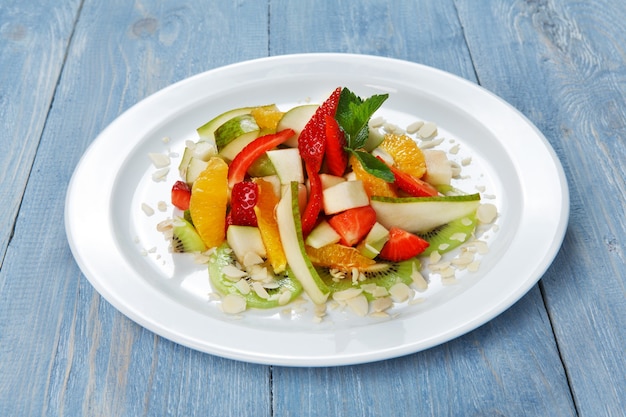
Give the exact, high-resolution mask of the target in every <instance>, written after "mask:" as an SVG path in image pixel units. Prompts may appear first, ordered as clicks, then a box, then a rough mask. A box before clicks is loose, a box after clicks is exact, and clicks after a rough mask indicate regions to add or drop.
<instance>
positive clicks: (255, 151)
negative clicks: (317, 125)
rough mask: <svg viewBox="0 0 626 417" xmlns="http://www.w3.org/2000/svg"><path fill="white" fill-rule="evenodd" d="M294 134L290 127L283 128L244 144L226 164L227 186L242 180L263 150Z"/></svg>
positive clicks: (231, 186)
mask: <svg viewBox="0 0 626 417" xmlns="http://www.w3.org/2000/svg"><path fill="white" fill-rule="evenodd" d="M295 134H296V132H294V131H293V130H292V129H285V130H281V131H280V132H277V133H272V134H269V135H265V136H261V137H259V138H256V139H255V140H253V141H252V142H250V143H249V144H248V145H246V147H245V148H243V149H242V150H241V152H239V153H238V154H237V156H235V159H233V160H232V162H231V163H230V165H229V166H228V186H229V187H230V188H233V186H234V185H235V184H237V183H238V182H241V181H243V179H244V178H245V177H246V172H247V171H248V168H250V165H252V163H253V162H254V161H256V160H257V159H258V158H259V157H260V156H261V155H263V154H264V153H265V152H267V151H269V150H270V149H273V148H275V147H277V146H278V145H280V144H281V143H283V142H285V141H286V140H287V139H289V138H290V137H292V136H293V135H295Z"/></svg>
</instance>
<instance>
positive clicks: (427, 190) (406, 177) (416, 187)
mask: <svg viewBox="0 0 626 417" xmlns="http://www.w3.org/2000/svg"><path fill="white" fill-rule="evenodd" d="M377 158H378V159H379V160H381V161H383V162H385V161H384V160H383V159H382V158H381V157H380V156H378V157H377ZM387 166H388V167H389V169H390V170H391V172H392V173H393V176H394V178H395V181H394V184H395V185H396V186H397V187H398V188H399V189H401V190H402V191H404V192H405V193H407V194H409V195H411V196H413V197H436V196H438V195H439V191H437V189H436V188H435V187H433V186H432V185H430V184H429V183H427V182H426V181H424V180H421V179H419V178H416V177H414V176H412V175H411V174H407V173H406V172H404V171H401V170H399V169H398V168H396V167H394V166H393V165H389V164H387Z"/></svg>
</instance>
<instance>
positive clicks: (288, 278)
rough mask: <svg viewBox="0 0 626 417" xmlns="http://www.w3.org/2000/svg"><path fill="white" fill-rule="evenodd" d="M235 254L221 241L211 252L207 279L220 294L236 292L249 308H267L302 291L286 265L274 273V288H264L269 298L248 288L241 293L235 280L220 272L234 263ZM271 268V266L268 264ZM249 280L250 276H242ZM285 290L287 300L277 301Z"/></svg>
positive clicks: (296, 295) (277, 304)
mask: <svg viewBox="0 0 626 417" xmlns="http://www.w3.org/2000/svg"><path fill="white" fill-rule="evenodd" d="M235 262H236V261H235V255H234V253H233V251H232V249H231V248H230V246H228V243H226V242H225V243H222V244H221V245H220V246H218V247H217V248H216V250H215V252H213V254H211V257H210V258H209V280H210V281H211V284H213V286H214V288H215V289H216V290H217V291H218V292H219V293H220V294H222V295H228V294H237V295H240V296H242V297H244V298H245V299H246V305H247V306H248V307H251V308H259V309H267V308H274V307H280V306H281V305H284V304H287V303H289V302H291V301H292V300H294V299H295V298H296V297H298V296H299V295H300V294H301V293H302V285H300V282H299V281H298V280H297V279H296V278H295V276H294V275H293V272H291V270H290V269H289V267H287V269H286V270H285V272H284V273H282V274H278V275H276V278H275V280H276V284H277V287H276V288H266V291H267V293H268V294H269V296H270V297H269V299H265V298H262V297H259V295H258V294H257V293H256V292H254V291H253V290H250V292H249V293H247V294H243V293H242V292H241V291H240V290H239V288H238V287H237V286H236V285H235V284H236V282H234V281H232V280H230V279H228V277H226V276H225V275H224V273H223V272H222V270H223V268H224V267H226V266H228V265H235ZM268 268H270V269H271V266H268ZM243 279H247V280H249V281H250V282H251V278H246V277H244V278H243ZM285 290H288V291H289V292H290V295H289V299H288V300H287V302H283V303H279V297H277V296H275V295H277V294H282V293H283V292H284V291H285ZM283 301H285V300H283Z"/></svg>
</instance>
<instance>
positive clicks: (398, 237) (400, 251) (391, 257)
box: [379, 227, 430, 262]
mask: <svg viewBox="0 0 626 417" xmlns="http://www.w3.org/2000/svg"><path fill="white" fill-rule="evenodd" d="M429 245H430V244H429V243H428V242H427V241H425V240H424V239H422V238H420V237H419V236H416V235H414V234H413V233H409V232H407V231H406V230H402V229H400V228H398V227H392V228H390V229H389V240H388V241H387V243H385V246H383V248H382V250H381V251H380V254H379V256H380V257H381V258H382V259H386V260H388V261H392V262H400V261H404V260H407V259H410V258H412V257H414V256H417V255H419V254H420V253H422V252H424V251H425V250H426V248H427V247H428V246H429Z"/></svg>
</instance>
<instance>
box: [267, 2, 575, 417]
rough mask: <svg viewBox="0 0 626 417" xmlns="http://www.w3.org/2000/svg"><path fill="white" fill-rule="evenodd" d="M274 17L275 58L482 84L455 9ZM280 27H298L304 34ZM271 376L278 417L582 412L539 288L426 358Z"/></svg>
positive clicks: (367, 6)
mask: <svg viewBox="0 0 626 417" xmlns="http://www.w3.org/2000/svg"><path fill="white" fill-rule="evenodd" d="M318 16H320V17H321V18H319V19H318V18H317V17H318ZM271 17H272V21H271V30H270V32H271V36H272V37H271V39H270V46H271V53H272V54H278V53H290V52H314V51H338V52H354V53H363V54H373V55H383V56H391V57H395V58H402V59H406V60H410V61H415V62H419V63H424V64H427V65H431V66H434V67H437V68H440V69H444V70H447V71H449V72H452V73H455V74H458V75H461V76H463V77H465V78H467V79H469V80H472V81H476V79H475V74H474V68H473V63H472V60H471V57H470V52H471V50H468V48H467V45H466V44H465V40H464V32H463V28H462V26H461V24H460V22H459V19H458V15H457V11H456V5H455V4H453V2H452V1H440V2H420V3H419V4H415V3H409V2H403V3H402V4H401V5H400V4H398V3H397V2H391V1H389V2H380V1H368V2H358V3H342V4H332V5H330V4H329V3H323V4H321V2H306V3H304V2H299V3H298V5H297V7H296V6H295V5H293V4H291V3H290V2H288V1H283V2H280V1H274V2H272V13H271ZM284 21H292V22H300V24H299V31H298V32H293V31H289V32H288V29H286V28H283V27H281V22H284ZM483 26H485V24H484V22H482V23H480V24H476V27H477V28H478V29H480V28H482V27H483ZM287 34H289V36H287ZM408 34H410V35H411V36H408ZM459 313H460V314H462V312H459ZM272 376H273V386H274V388H273V398H274V405H273V409H274V411H275V413H276V414H278V415H293V416H298V415H307V414H311V413H317V414H319V415H350V416H365V415H432V416H438V415H555V416H572V415H575V414H576V411H575V409H574V405H573V402H572V398H571V396H570V392H569V388H568V385H567V379H566V376H565V372H564V370H563V368H562V365H561V363H560V358H559V353H558V350H557V347H556V345H555V342H554V338H553V334H552V330H551V328H550V323H549V320H548V317H547V315H546V311H545V306H544V305H543V300H542V298H541V294H540V292H539V290H538V287H535V288H534V289H533V290H532V291H531V292H530V293H529V294H528V295H527V296H526V297H524V298H523V299H522V300H521V301H520V302H519V303H517V304H516V305H515V306H513V307H512V308H511V309H510V310H508V311H507V312H505V313H504V314H503V315H501V316H500V317H498V318H497V319H495V320H493V321H491V322H490V323H488V324H486V325H485V326H483V327H481V328H479V329H477V330H476V331H474V332H471V333H469V334H468V335H466V336H464V337H461V338H459V339H457V340H454V341H452V342H449V343H446V344H444V345H442V346H439V347H436V348H433V349H430V350H428V351H425V352H421V353H418V354H414V355H410V356H407V357H403V358H398V359H394V360H388V361H384V362H381V363H377V364H370V365H362V366H349V367H339V368H324V369H291V368H283V367H274V369H273V373H272ZM320 386H322V387H325V389H319V388H318V387H320Z"/></svg>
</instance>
